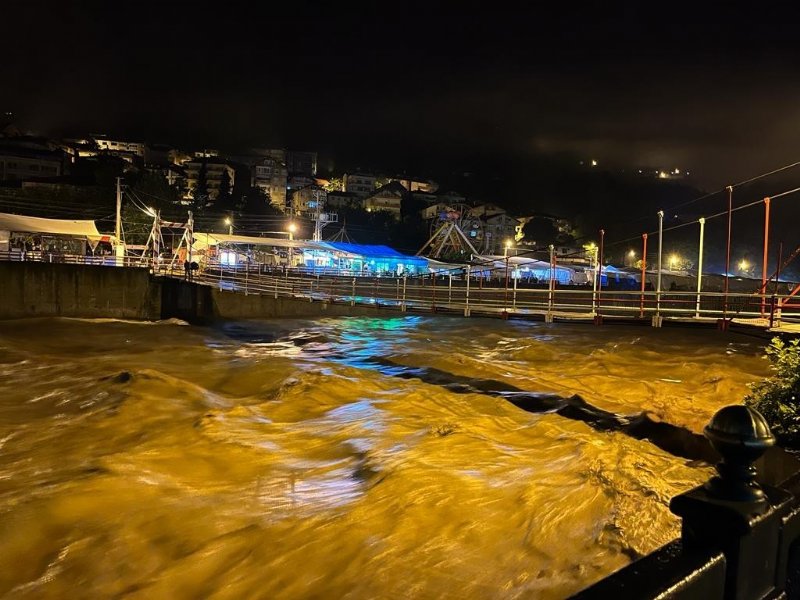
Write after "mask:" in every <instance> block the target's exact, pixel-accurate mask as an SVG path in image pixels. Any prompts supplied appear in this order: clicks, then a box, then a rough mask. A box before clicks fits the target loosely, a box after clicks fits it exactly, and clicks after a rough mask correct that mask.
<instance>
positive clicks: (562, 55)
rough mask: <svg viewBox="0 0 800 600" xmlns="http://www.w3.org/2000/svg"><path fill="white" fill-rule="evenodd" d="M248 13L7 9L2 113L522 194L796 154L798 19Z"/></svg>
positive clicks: (73, 130)
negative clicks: (529, 187) (565, 172)
mask: <svg viewBox="0 0 800 600" xmlns="http://www.w3.org/2000/svg"><path fill="white" fill-rule="evenodd" d="M252 4H253V5H254V6H248V5H247V4H245V3H237V2H224V3H215V4H211V3H199V2H160V3H148V2H129V3H124V5H123V4H122V3H118V2H103V3H87V2H50V3H43V2H35V1H33V2H32V1H25V2H20V1H18V0H10V2H9V1H8V0H6V2H5V3H4V4H3V14H4V21H5V25H3V27H2V31H3V34H2V36H0V48H1V49H2V54H0V55H1V56H3V66H2V69H1V70H0V73H2V79H3V82H4V85H2V86H0V108H1V109H2V110H3V111H13V113H14V114H15V117H16V121H17V122H18V123H19V124H20V125H21V126H24V127H27V128H31V129H34V130H38V131H41V132H44V133H50V134H80V133H87V132H105V133H108V134H110V135H115V136H124V137H129V138H136V139H145V140H147V141H153V142H159V141H162V142H167V143H173V144H178V145H187V146H206V147H218V148H222V149H230V150H236V149H241V148H245V147H248V146H251V145H258V146H288V147H291V148H296V149H312V150H314V149H315V150H318V151H319V152H320V159H321V160H320V168H321V169H322V170H323V171H325V170H330V169H335V170H337V171H340V170H342V169H352V168H354V167H362V168H372V169H388V170H390V171H395V172H407V173H409V174H420V175H428V176H440V177H445V178H446V174H447V173H452V172H455V171H481V170H483V171H484V172H483V173H482V175H483V176H488V174H490V173H495V172H496V173H498V177H508V176H509V173H516V174H517V177H518V179H521V180H524V181H525V183H526V184H528V183H530V180H529V179H528V178H527V176H524V177H521V176H520V173H522V174H524V173H526V172H528V169H529V168H530V172H531V173H537V172H538V171H537V167H536V165H539V167H538V168H539V171H541V170H545V171H546V170H547V165H549V164H552V163H554V162H559V161H564V162H568V163H570V164H577V162H578V161H579V160H591V159H592V158H594V159H597V160H598V161H599V163H600V165H601V166H603V167H613V168H634V167H638V166H652V167H658V168H675V167H677V168H681V169H683V170H687V169H688V170H690V171H692V172H693V178H694V183H695V185H696V186H697V187H698V188H701V189H706V190H710V189H716V188H718V187H721V186H723V185H725V184H727V183H730V182H732V181H739V180H741V179H746V178H747V177H748V176H750V175H753V174H757V173H760V172H763V171H766V170H769V169H770V168H773V167H776V166H780V165H783V164H786V163H789V162H793V161H794V160H796V159H797V157H798V156H800V152H798V144H797V141H796V140H797V131H798V125H800V77H798V76H797V74H798V73H800V69H798V67H800V64H798V63H799V62H800V61H799V60H798V59H800V43H798V42H797V41H796V40H797V38H798V34H797V31H798V25H800V21H798V18H797V17H798V11H797V9H791V8H785V7H777V8H776V7H772V8H770V6H768V5H756V3H752V8H750V9H748V10H742V9H737V8H735V7H733V6H732V5H731V3H727V2H726V3H721V2H720V3H707V4H708V5H707V6H706V7H705V8H701V9H698V8H697V7H692V6H689V5H681V4H668V3H659V7H660V8H657V9H656V8H654V7H653V6H650V4H651V3H640V4H641V7H639V8H636V4H633V3H632V4H630V5H628V6H627V8H609V6H610V4H611V3H604V2H597V3H594V4H590V5H589V7H588V8H580V9H578V8H575V9H573V10H571V11H570V12H569V13H567V12H556V11H555V9H553V8H552V6H551V7H550V8H537V7H531V6H528V7H525V5H522V4H520V5H518V7H517V8H508V7H506V8H502V9H497V10H495V11H491V12H487V10H486V8H485V6H483V7H482V6H481V5H479V4H477V3H469V2H462V3H460V4H458V5H453V6H454V10H453V11H452V12H450V13H447V12H446V11H444V10H442V9H433V8H430V4H429V5H427V8H426V6H425V5H421V4H420V5H414V4H409V3H398V4H394V3H392V4H388V3H371V4H370V5H368V6H369V7H370V8H367V9H363V8H360V9H358V10H356V9H355V8H353V7H352V5H348V4H346V3H328V4H326V7H325V8H320V7H317V6H315V5H312V4H309V3H298V2H286V3H283V4H282V6H281V3H261V2H258V3H255V2H254V3H252ZM548 4H551V5H552V4H566V3H548ZM645 10H647V11H648V12H645ZM542 165H545V166H544V167H542Z"/></svg>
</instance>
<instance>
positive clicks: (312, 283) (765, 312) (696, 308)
mask: <svg viewBox="0 0 800 600" xmlns="http://www.w3.org/2000/svg"><path fill="white" fill-rule="evenodd" d="M163 273H164V274H168V275H172V276H178V277H185V276H186V274H185V273H184V272H183V270H180V271H178V270H173V271H171V272H167V271H163ZM193 277H194V280H195V281H197V282H199V283H203V284H206V285H213V286H216V287H219V289H221V290H228V291H236V292H243V293H245V294H272V295H273V296H274V297H293V298H304V299H308V300H309V301H317V300H320V301H329V302H348V303H350V304H365V305H373V306H383V307H390V308H396V309H398V310H403V311H404V310H414V311H425V312H450V313H456V314H464V315H481V314H484V315H502V316H515V315H516V316H525V315H545V316H548V315H549V316H551V317H552V318H553V319H560V318H564V319H569V318H576V317H597V316H600V317H603V318H610V319H642V318H651V317H654V316H658V317H660V318H663V319H668V320H669V319H692V320H707V321H709V322H714V321H716V320H719V319H737V320H739V321H742V322H749V323H752V324H755V325H763V326H769V325H774V324H779V323H780V322H781V320H783V321H789V322H792V321H800V307H798V306H792V305H787V306H784V307H783V308H781V302H782V301H783V300H784V299H785V298H786V296H785V295H773V294H746V293H740V292H731V293H729V294H724V293H722V292H702V293H701V294H699V295H698V294H697V293H696V292H688V291H677V290H671V291H664V292H661V293H657V292H655V291H646V292H641V291H631V290H608V289H603V290H599V291H593V290H592V289H590V288H587V287H583V288H581V287H569V288H567V287H559V288H556V289H553V290H550V289H547V288H529V287H518V286H514V287H509V288H506V287H497V286H493V287H487V286H481V285H475V282H470V285H469V286H467V285H466V282H465V281H463V280H460V281H457V282H454V281H453V279H452V278H446V277H445V278H438V279H437V278H427V279H421V278H418V277H414V278H411V277H407V278H403V277H375V278H370V277H340V276H323V275H321V274H319V273H317V274H305V275H299V274H298V273H296V272H293V271H284V272H282V273H268V274H267V273H264V272H262V271H259V270H253V269H246V268H241V269H239V268H224V269H206V270H205V271H203V272H202V273H197V274H194V276H193Z"/></svg>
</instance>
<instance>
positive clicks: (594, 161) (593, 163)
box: [592, 159, 597, 167]
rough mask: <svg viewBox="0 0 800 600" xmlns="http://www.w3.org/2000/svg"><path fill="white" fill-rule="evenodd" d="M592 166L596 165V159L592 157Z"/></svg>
mask: <svg viewBox="0 0 800 600" xmlns="http://www.w3.org/2000/svg"><path fill="white" fill-rule="evenodd" d="M592 166H593V167H596V166H597V161H596V160H594V159H592Z"/></svg>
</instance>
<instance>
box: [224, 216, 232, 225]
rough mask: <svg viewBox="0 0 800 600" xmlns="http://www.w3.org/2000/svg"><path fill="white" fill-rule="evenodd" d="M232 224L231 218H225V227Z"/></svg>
mask: <svg viewBox="0 0 800 600" xmlns="http://www.w3.org/2000/svg"><path fill="white" fill-rule="evenodd" d="M231 223H233V221H231V218H230V217H225V225H230V224H231Z"/></svg>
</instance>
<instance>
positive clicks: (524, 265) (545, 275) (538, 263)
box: [474, 255, 580, 284]
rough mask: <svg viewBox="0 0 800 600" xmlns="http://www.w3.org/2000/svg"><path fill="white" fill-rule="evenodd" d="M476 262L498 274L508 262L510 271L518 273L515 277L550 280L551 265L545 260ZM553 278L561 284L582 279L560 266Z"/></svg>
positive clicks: (494, 257) (485, 259)
mask: <svg viewBox="0 0 800 600" xmlns="http://www.w3.org/2000/svg"><path fill="white" fill-rule="evenodd" d="M474 260H475V261H476V262H478V261H479V262H482V263H483V264H487V265H491V266H492V268H493V269H494V271H495V272H496V273H497V272H501V271H502V270H503V269H505V266H506V260H507V261H508V268H509V270H510V271H511V272H512V274H514V273H516V274H515V275H513V276H520V277H528V276H532V277H535V278H536V279H538V280H540V281H549V279H550V263H548V262H545V261H543V260H536V259H535V258H530V257H527V256H509V257H505V256H499V255H488V256H475V257H474ZM553 277H554V279H555V280H556V281H558V283H561V284H570V283H577V281H576V280H577V279H580V278H579V277H576V272H575V269H572V268H570V267H566V266H563V265H559V264H556V267H555V269H554V270H553Z"/></svg>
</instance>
